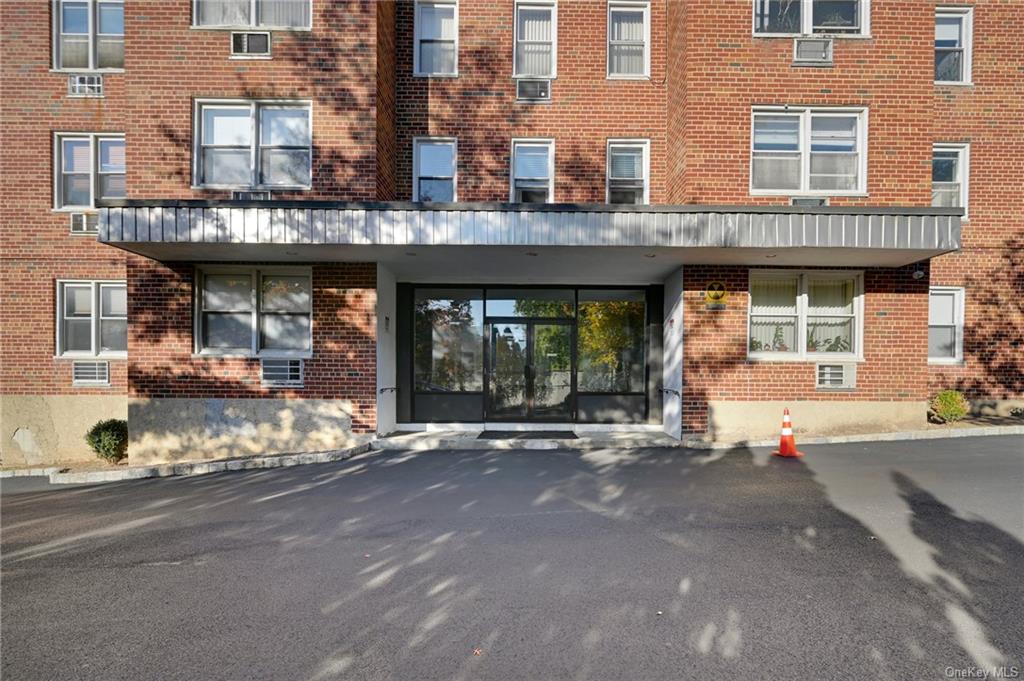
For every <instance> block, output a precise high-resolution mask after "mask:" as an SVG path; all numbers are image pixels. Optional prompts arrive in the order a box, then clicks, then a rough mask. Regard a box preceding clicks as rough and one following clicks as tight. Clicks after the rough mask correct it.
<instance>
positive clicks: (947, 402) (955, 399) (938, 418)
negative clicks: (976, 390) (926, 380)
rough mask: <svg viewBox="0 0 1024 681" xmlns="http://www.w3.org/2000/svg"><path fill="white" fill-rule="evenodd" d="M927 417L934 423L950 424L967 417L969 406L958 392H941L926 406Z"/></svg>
mask: <svg viewBox="0 0 1024 681" xmlns="http://www.w3.org/2000/svg"><path fill="white" fill-rule="evenodd" d="M928 407H929V409H928V416H929V417H930V418H931V419H932V421H935V422H936V423H952V422H953V421H959V420H960V419H962V418H963V417H965V416H967V412H969V411H970V410H971V405H970V404H969V403H968V402H967V398H965V397H964V396H963V394H962V393H961V392H960V391H959V390H943V391H941V392H938V393H936V394H935V396H934V397H933V398H932V401H931V403H930V404H929V405H928Z"/></svg>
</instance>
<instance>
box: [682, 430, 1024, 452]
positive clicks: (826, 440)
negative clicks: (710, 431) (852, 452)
mask: <svg viewBox="0 0 1024 681" xmlns="http://www.w3.org/2000/svg"><path fill="white" fill-rule="evenodd" d="M991 435H1024V426H978V427H976V428H949V429H948V430H944V429H939V428H930V429H928V430H905V431H898V432H893V433H864V434H861V435H834V436H831V437H799V435H798V436H797V444H799V445H838V444H848V443H853V442H895V441H897V440H943V439H946V438H953V437H987V436H991ZM778 444H779V441H778V439H772V440H756V441H752V442H743V441H738V442H708V441H706V440H701V439H699V438H693V439H690V440H686V441H685V446H686V447H687V448H688V449H732V448H733V447H737V446H744V447H775V446H776V445H778Z"/></svg>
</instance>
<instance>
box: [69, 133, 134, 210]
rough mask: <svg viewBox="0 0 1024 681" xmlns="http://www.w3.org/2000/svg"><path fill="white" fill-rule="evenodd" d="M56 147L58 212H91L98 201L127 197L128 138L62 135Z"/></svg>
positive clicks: (96, 135) (101, 134)
mask: <svg viewBox="0 0 1024 681" xmlns="http://www.w3.org/2000/svg"><path fill="white" fill-rule="evenodd" d="M53 146H54V148H53V166H54V168H53V169H54V186H53V207H54V209H55V210H65V211H82V210H86V211H88V210H93V209H95V208H96V199H119V198H124V197H125V195H126V186H125V143H124V135H121V134H114V133H63V132H61V133H57V134H56V135H54V145H53Z"/></svg>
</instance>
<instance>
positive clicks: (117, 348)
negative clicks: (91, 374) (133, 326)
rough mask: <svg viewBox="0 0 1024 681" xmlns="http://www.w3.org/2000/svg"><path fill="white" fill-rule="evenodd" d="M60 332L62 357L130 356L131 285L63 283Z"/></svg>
mask: <svg viewBox="0 0 1024 681" xmlns="http://www.w3.org/2000/svg"><path fill="white" fill-rule="evenodd" d="M56 329H57V345H56V347H57V356H58V357H126V356H127V354H128V286H127V284H126V283H125V282H124V281H100V280H96V281H91V280H59V281H58V282H57V325H56Z"/></svg>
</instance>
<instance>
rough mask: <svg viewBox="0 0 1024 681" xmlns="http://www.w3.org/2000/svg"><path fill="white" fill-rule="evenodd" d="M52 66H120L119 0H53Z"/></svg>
mask: <svg viewBox="0 0 1024 681" xmlns="http://www.w3.org/2000/svg"><path fill="white" fill-rule="evenodd" d="M53 18H54V21H53V32H54V40H53V68H55V69H59V70H66V71H96V70H104V69H115V70H119V69H123V68H124V2H123V0H55V1H54V3H53Z"/></svg>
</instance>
